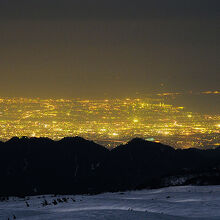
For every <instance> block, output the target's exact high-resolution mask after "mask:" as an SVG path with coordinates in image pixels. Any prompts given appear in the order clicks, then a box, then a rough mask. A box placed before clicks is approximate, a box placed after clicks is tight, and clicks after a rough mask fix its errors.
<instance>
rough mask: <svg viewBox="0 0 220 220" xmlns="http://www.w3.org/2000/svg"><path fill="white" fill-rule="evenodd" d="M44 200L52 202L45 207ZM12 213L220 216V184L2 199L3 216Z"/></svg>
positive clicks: (154, 218) (157, 218)
mask: <svg viewBox="0 0 220 220" xmlns="http://www.w3.org/2000/svg"><path fill="white" fill-rule="evenodd" d="M59 198H61V202H58V204H56V205H54V204H53V203H52V202H53V201H54V200H56V201H57V199H59ZM62 198H64V200H65V198H66V199H67V201H64V200H63V199H62ZM45 199H46V200H47V202H48V203H49V205H46V206H43V205H42V203H43V201H44V200H45ZM27 204H28V205H29V207H27ZM13 215H14V216H15V217H16V219H24V220H27V219H30V220H36V219H37V220H38V219H39V220H44V219H45V220H56V219H62V220H63V219H65V220H78V219H80V220H96V219H97V220H99V219H109V220H114V219H115V220H116V219H117V220H121V219H125V220H134V219H135V220H142V219H144V220H146V219H149V220H163V219H164V220H187V219H198V220H202V219H209V220H212V219H220V186H179V187H168V188H162V189H155V190H140V191H131V192H125V193H104V194H99V195H93V196H87V195H83V196H56V197H54V196H51V195H47V196H34V197H30V198H29V199H28V198H26V199H19V198H10V199H9V201H3V202H0V219H2V220H3V219H5V220H7V219H8V218H9V219H10V220H11V219H13Z"/></svg>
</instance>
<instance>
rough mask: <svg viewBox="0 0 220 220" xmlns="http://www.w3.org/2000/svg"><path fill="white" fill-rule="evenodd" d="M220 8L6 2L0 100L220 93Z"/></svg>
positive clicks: (167, 1)
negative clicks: (170, 93) (191, 92)
mask: <svg viewBox="0 0 220 220" xmlns="http://www.w3.org/2000/svg"><path fill="white" fill-rule="evenodd" d="M219 9H220V1H218V0H173V1H171V0H150V1H147V0H145V1H141V0H133V1H129V0H126V1H122V0H117V1H116V0H108V1H107V0H102V1H98V0H71V1H70V0H59V1H58V0H26V1H24V0H19V1H18V0H0V94H1V96H7V97H13V96H23V97H38V96H39V97H63V98H75V97H80V98H84V97H92V98H102V97H124V96H134V95H135V94H137V93H138V94H142V95H144V94H150V93H157V92H166V91H168V92H179V91H180V92H188V91H191V90H192V91H195V92H200V91H207V90H219V88H220V86H219V83H220V74H219V67H220V65H219V58H220V57H219V39H220V37H219V27H220V26H219ZM217 98H218V99H219V96H218V97H217ZM216 100H217V99H216Z"/></svg>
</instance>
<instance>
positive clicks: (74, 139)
mask: <svg viewBox="0 0 220 220" xmlns="http://www.w3.org/2000/svg"><path fill="white" fill-rule="evenodd" d="M58 142H60V143H72V144H75V143H80V144H82V143H89V142H90V141H88V140H86V139H84V138H82V137H79V136H76V137H64V138H62V139H61V140H60V141H58Z"/></svg>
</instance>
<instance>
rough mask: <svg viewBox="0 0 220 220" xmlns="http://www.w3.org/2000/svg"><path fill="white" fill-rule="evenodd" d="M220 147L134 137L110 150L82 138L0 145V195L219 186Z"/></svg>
mask: <svg viewBox="0 0 220 220" xmlns="http://www.w3.org/2000/svg"><path fill="white" fill-rule="evenodd" d="M219 158H220V148H216V149H211V150H199V149H193V148H191V149H174V148H172V147H170V146H167V145H164V144H160V143H155V142H149V141H145V140H143V139H140V138H134V139H132V140H131V141H129V142H128V143H127V144H124V145H120V146H118V147H116V148H114V149H112V150H108V149H107V148H105V147H103V146H101V145H99V144H96V143H95V142H93V141H89V140H86V139H84V138H81V137H66V138H63V139H61V140H59V141H54V140H51V139H49V138H27V137H22V138H18V137H14V138H12V139H10V140H8V141H7V142H0V178H1V181H0V195H1V196H9V195H14V196H25V195H37V194H80V193H89V194H94V193H100V192H105V191H111V192H113V191H120V190H134V189H142V188H157V187H164V186H169V185H185V184H197V185H198V184H199V185H203V184H220V175H219V174H220V160H219Z"/></svg>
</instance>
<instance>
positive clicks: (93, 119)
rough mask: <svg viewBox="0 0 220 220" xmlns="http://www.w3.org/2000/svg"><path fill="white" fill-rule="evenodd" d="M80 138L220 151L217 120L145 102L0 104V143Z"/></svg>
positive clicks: (19, 100) (113, 143)
mask: <svg viewBox="0 0 220 220" xmlns="http://www.w3.org/2000/svg"><path fill="white" fill-rule="evenodd" d="M14 136H18V137H22V136H28V137H48V138H52V139H54V140H58V139H61V138H63V137H69V136H81V137H84V138H86V139H90V140H93V141H95V142H97V143H99V144H102V145H104V146H106V147H108V148H113V147H115V146H117V145H120V144H122V143H125V142H127V141H128V140H130V139H132V138H134V137H141V138H144V139H146V140H149V141H155V142H162V143H165V144H168V145H171V146H173V147H175V148H190V147H196V148H204V149H205V148H213V147H217V146H219V145H220V115H207V114H206V115H204V114H199V113H193V112H189V111H187V109H185V108H184V107H183V106H173V105H171V104H167V103H164V101H163V100H162V99H161V98H158V99H157V98H155V99H151V98H146V99H130V98H126V99H108V100H107V99H106V100H83V99H71V100H67V99H40V98H36V99H28V98H1V99H0V140H2V141H6V140H8V139H10V138H11V137H14Z"/></svg>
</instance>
